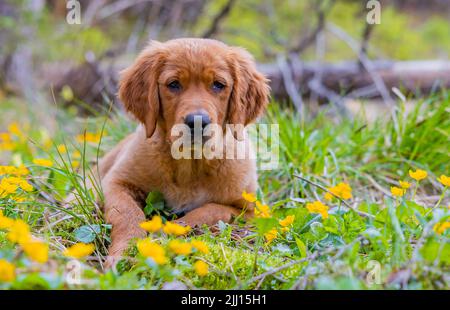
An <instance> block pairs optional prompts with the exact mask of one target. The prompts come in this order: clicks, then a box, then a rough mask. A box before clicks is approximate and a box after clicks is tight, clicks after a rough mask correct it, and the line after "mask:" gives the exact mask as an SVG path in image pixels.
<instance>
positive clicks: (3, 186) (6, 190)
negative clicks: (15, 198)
mask: <svg viewBox="0 0 450 310" xmlns="http://www.w3.org/2000/svg"><path fill="white" fill-rule="evenodd" d="M18 188H19V186H18V185H17V184H14V183H11V182H9V181H8V178H3V179H2V181H1V182H0V198H2V197H6V196H8V195H10V194H13V193H15V192H16V191H17V189H18Z"/></svg>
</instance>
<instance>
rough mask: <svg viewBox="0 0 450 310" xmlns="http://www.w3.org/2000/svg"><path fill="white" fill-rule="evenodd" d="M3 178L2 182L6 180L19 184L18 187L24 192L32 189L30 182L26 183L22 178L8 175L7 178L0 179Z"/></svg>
mask: <svg viewBox="0 0 450 310" xmlns="http://www.w3.org/2000/svg"><path fill="white" fill-rule="evenodd" d="M3 180H4V182H8V183H10V184H13V185H17V186H20V188H22V189H23V190H24V191H26V192H31V191H32V190H33V186H31V185H30V183H28V182H27V181H26V180H24V179H22V178H19V177H8V178H4V179H2V181H3ZM16 189H17V188H16Z"/></svg>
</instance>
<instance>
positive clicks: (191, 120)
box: [184, 113, 211, 130]
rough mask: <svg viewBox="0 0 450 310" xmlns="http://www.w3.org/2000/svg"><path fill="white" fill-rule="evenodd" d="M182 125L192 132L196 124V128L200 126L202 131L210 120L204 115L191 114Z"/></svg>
mask: <svg viewBox="0 0 450 310" xmlns="http://www.w3.org/2000/svg"><path fill="white" fill-rule="evenodd" d="M184 123H185V124H186V125H188V126H189V128H190V129H192V130H193V129H194V128H195V124H196V123H197V124H198V125H197V126H200V125H201V126H202V129H204V128H205V127H206V126H208V125H209V124H211V119H210V118H209V115H208V114H206V113H192V114H188V115H187V116H186V118H185V119H184Z"/></svg>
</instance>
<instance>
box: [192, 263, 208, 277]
mask: <svg viewBox="0 0 450 310" xmlns="http://www.w3.org/2000/svg"><path fill="white" fill-rule="evenodd" d="M194 269H195V272H196V273H197V274H198V275H199V276H200V277H204V276H206V275H207V274H208V264H207V263H205V262H204V261H201V260H198V261H196V262H195V263H194Z"/></svg>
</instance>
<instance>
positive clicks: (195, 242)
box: [191, 240, 209, 254]
mask: <svg viewBox="0 0 450 310" xmlns="http://www.w3.org/2000/svg"><path fill="white" fill-rule="evenodd" d="M191 244H192V246H193V247H194V248H196V249H197V250H198V251H199V252H202V253H203V254H208V253H209V249H208V246H207V245H206V243H204V242H203V241H200V240H192V241H191Z"/></svg>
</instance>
